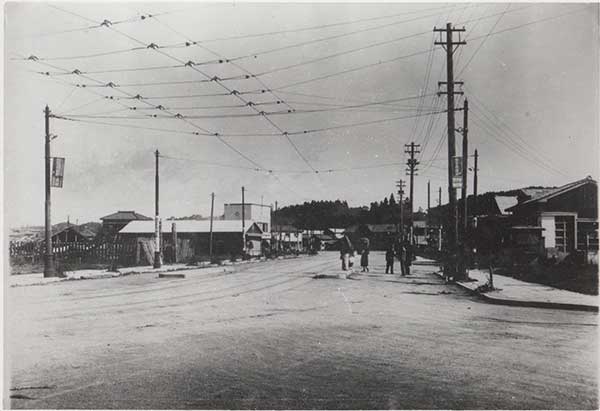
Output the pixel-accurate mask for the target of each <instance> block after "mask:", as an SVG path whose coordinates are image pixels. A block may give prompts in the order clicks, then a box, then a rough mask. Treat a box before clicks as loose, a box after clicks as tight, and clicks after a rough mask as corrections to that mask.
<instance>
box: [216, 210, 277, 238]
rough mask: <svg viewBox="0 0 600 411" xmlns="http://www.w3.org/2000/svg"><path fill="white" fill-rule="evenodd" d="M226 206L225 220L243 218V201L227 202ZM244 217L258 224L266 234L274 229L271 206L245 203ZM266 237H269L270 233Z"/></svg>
mask: <svg viewBox="0 0 600 411" xmlns="http://www.w3.org/2000/svg"><path fill="white" fill-rule="evenodd" d="M224 207H225V213H224V216H223V219H224V220H241V219H242V203H230V204H225V205H224ZM244 219H246V220H248V221H252V222H254V223H256V224H258V226H259V227H260V229H261V230H262V232H263V233H265V234H268V233H270V232H271V231H272V230H271V207H270V206H267V205H262V204H254V203H244ZM266 237H268V235H267V236H266ZM265 239H267V238H265Z"/></svg>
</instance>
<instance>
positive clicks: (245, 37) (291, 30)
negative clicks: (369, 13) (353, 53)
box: [196, 6, 454, 43]
mask: <svg viewBox="0 0 600 411" xmlns="http://www.w3.org/2000/svg"><path fill="white" fill-rule="evenodd" d="M449 7H454V6H443V7H436V8H431V9H425V10H417V11H412V12H404V13H398V14H392V15H386V16H378V17H370V18H364V19H357V20H350V21H345V22H338V23H329V24H322V25H317V26H309V27H302V28H297V29H287V30H278V31H270V32H263V33H255V34H242V35H237V36H228V37H218V38H212V39H204V40H198V41H196V43H209V42H217V41H227V40H241V39H248V38H256V37H265V36H273V35H279V34H288V33H298V32H302V31H311V30H320V29H325V28H330V27H336V26H342V25H349V24H356V23H362V22H366V21H375V20H383V19H389V18H394V17H398V16H403V15H408V14H415V13H422V12H427V11H433V10H444V9H448V8H449Z"/></svg>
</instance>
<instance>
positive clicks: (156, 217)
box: [154, 150, 161, 268]
mask: <svg viewBox="0 0 600 411" xmlns="http://www.w3.org/2000/svg"><path fill="white" fill-rule="evenodd" d="M154 155H155V156H156V168H155V175H154V247H155V248H154V268H160V266H161V264H160V217H159V212H158V157H159V156H160V153H159V152H158V150H156V151H155V152H154Z"/></svg>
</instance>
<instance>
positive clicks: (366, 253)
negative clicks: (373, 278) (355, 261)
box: [360, 247, 369, 273]
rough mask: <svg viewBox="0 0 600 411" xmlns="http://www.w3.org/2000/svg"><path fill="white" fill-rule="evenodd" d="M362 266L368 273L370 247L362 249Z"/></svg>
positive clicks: (363, 270)
mask: <svg viewBox="0 0 600 411" xmlns="http://www.w3.org/2000/svg"><path fill="white" fill-rule="evenodd" d="M360 266H361V267H362V272H363V273H368V272H369V248H368V247H367V248H365V249H363V251H362V254H361V256H360Z"/></svg>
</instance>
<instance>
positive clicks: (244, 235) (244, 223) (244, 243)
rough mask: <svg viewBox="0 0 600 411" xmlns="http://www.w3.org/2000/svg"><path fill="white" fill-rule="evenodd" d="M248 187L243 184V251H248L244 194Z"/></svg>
mask: <svg viewBox="0 0 600 411" xmlns="http://www.w3.org/2000/svg"><path fill="white" fill-rule="evenodd" d="M245 192H246V189H245V188H244V186H242V252H245V251H246V203H245V200H244V194H245Z"/></svg>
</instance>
